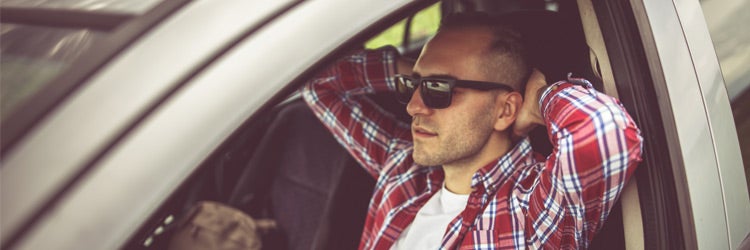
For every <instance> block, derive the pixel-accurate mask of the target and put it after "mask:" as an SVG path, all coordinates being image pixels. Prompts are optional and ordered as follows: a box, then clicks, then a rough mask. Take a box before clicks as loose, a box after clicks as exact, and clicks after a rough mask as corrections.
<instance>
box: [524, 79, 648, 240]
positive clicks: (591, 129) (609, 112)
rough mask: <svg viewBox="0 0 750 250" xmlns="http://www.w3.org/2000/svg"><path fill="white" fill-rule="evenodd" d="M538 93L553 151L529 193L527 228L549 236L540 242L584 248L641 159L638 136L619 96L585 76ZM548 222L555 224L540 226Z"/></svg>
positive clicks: (544, 236) (636, 128) (541, 236)
mask: <svg viewBox="0 0 750 250" xmlns="http://www.w3.org/2000/svg"><path fill="white" fill-rule="evenodd" d="M573 83H576V84H573ZM541 96H542V98H541V100H540V102H539V105H540V111H541V116H542V118H543V120H544V124H545V125H546V126H547V132H548V135H549V138H550V140H551V143H552V145H553V151H552V153H551V154H550V156H549V157H548V158H547V160H546V161H545V163H544V164H545V166H544V168H543V170H542V173H541V175H542V178H541V181H540V182H541V183H540V185H539V186H538V187H537V189H536V190H535V192H534V194H532V197H531V199H532V200H531V201H530V203H531V204H530V211H529V212H530V213H531V215H532V219H530V221H529V223H533V224H532V225H534V226H533V227H530V228H532V229H530V230H535V232H533V233H532V234H534V235H535V237H537V238H536V239H548V240H550V241H547V242H545V244H548V243H551V244H552V245H557V246H560V244H562V245H567V244H572V245H575V246H576V247H577V248H583V247H586V246H587V245H588V243H589V242H590V241H591V240H592V239H593V237H594V234H595V233H596V232H597V231H598V230H599V228H600V227H601V226H602V225H603V223H604V221H605V220H606V218H607V216H608V214H609V211H610V210H611V209H612V206H613V205H614V203H615V201H616V199H617V198H618V197H619V195H620V193H621V192H622V190H623V188H624V186H625V183H626V182H627V180H628V179H629V178H630V176H632V174H633V172H634V170H635V168H636V165H637V164H638V163H639V162H640V161H641V147H642V141H643V139H642V137H641V136H640V131H639V129H638V127H637V126H636V124H635V122H634V121H633V119H632V118H631V117H630V116H629V115H628V113H627V111H626V110H625V108H624V107H623V106H622V105H621V104H620V103H619V101H617V100H616V99H615V98H613V97H610V96H607V95H605V94H603V93H600V92H598V91H596V90H595V89H594V88H593V86H592V85H591V84H590V83H589V82H588V81H586V80H583V79H570V78H569V79H568V81H562V82H557V83H555V84H553V85H552V86H550V87H549V88H547V89H546V91H545V92H544V93H542V95H541ZM547 227H556V229H557V230H554V233H552V232H549V233H547V232H544V231H542V230H540V228H547ZM553 235H554V236H553ZM558 240H559V241H560V242H555V241H558ZM541 242H544V241H541ZM541 242H540V241H537V242H535V243H537V244H538V243H541Z"/></svg>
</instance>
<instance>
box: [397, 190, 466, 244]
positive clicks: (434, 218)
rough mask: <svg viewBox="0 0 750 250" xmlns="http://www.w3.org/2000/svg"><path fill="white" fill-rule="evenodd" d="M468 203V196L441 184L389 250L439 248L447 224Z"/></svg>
mask: <svg viewBox="0 0 750 250" xmlns="http://www.w3.org/2000/svg"><path fill="white" fill-rule="evenodd" d="M468 201H469V195H468V194H466V195H461V194H454V193H452V192H451V191H448V189H446V188H445V184H443V188H441V189H440V190H438V191H437V193H435V194H434V195H432V197H431V198H430V200H429V201H427V203H425V204H424V206H423V207H422V208H421V209H419V212H417V216H416V217H415V218H414V221H412V222H411V225H409V226H407V227H406V229H404V231H403V232H401V235H400V236H399V237H398V239H397V240H396V242H395V243H394V244H393V246H392V247H391V250H398V249H438V248H440V243H441V242H442V241H443V235H444V234H445V229H446V228H448V223H450V222H451V221H452V220H453V219H454V218H456V216H458V214H459V213H461V211H463V210H464V209H465V208H466V202H468Z"/></svg>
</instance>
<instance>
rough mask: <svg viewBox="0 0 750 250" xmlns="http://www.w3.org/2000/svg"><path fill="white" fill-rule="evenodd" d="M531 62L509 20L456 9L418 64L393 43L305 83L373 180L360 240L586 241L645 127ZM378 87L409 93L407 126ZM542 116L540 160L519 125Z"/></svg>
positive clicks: (634, 159)
mask: <svg viewBox="0 0 750 250" xmlns="http://www.w3.org/2000/svg"><path fill="white" fill-rule="evenodd" d="M527 61H528V60H527V58H526V52H525V51H524V48H523V44H522V42H521V37H520V35H519V33H518V32H517V31H515V30H513V29H512V28H510V27H508V26H503V25H497V24H496V21H493V20H492V19H489V18H483V17H478V16H461V17H455V18H449V19H448V20H447V21H446V22H445V23H444V24H443V25H442V26H441V29H440V30H439V31H438V33H437V35H436V36H435V37H434V38H433V39H432V40H431V41H429V42H428V43H427V45H425V47H424V49H423V50H422V53H421V55H420V57H419V59H418V60H417V62H416V64H414V65H413V68H412V67H410V66H411V65H410V64H409V63H408V62H406V61H405V60H400V59H399V58H398V53H397V52H396V51H395V50H393V49H392V48H384V49H379V50H375V51H363V52H358V53H355V54H353V55H351V56H349V57H347V58H344V59H342V60H340V61H338V62H337V63H336V64H335V65H333V66H332V67H330V68H328V69H327V70H326V71H324V72H322V73H321V74H320V75H318V76H317V77H316V78H315V79H313V80H311V81H310V82H309V83H308V84H307V86H306V88H305V90H304V91H303V96H304V98H305V100H306V101H307V102H308V104H309V106H310V107H311V108H312V110H313V112H314V113H315V114H316V116H317V117H318V118H320V119H321V121H322V122H323V123H324V124H325V126H326V127H327V128H328V129H329V130H330V131H331V132H332V133H333V134H334V136H335V137H336V138H337V140H338V141H339V142H340V143H341V144H343V145H344V147H345V148H346V149H347V150H348V151H349V152H350V153H351V154H352V155H353V156H354V158H355V159H356V160H357V161H358V162H359V163H360V164H361V165H362V166H363V167H364V168H365V169H366V170H367V171H368V172H369V173H370V174H371V175H372V176H373V177H374V178H376V179H377V183H376V187H375V191H374V194H373V196H372V199H371V202H370V208H369V212H368V214H367V220H366V222H365V229H364V232H363V235H362V239H361V242H360V248H362V249H438V248H440V249H454V248H460V249H479V248H481V249H493V248H555V249H557V248H585V247H587V245H588V243H589V242H590V241H591V239H592V238H593V235H594V234H595V233H596V232H597V231H598V229H599V228H600V227H601V225H602V223H603V222H604V220H605V219H606V217H607V214H608V212H609V211H610V209H611V207H612V205H613V203H614V201H615V200H616V199H617V197H618V195H619V193H620V192H621V190H622V188H623V186H624V185H625V183H626V181H627V180H628V178H629V177H630V176H631V175H632V173H633V171H634V170H635V166H636V165H637V163H638V162H639V161H640V154H641V141H642V139H641V137H640V135H639V133H640V132H639V130H638V128H637V127H636V125H635V123H634V122H633V121H632V119H631V118H630V117H629V115H628V114H627V113H626V111H625V110H624V108H623V107H622V106H621V105H620V104H619V102H618V101H616V100H615V99H614V98H612V97H609V96H606V95H604V94H602V93H599V92H597V91H596V90H594V89H593V87H592V86H591V84H590V83H588V82H587V81H585V80H582V79H572V78H569V79H568V80H567V81H560V82H557V83H555V84H552V85H550V86H547V84H546V82H545V78H544V76H543V75H542V74H541V73H540V72H539V71H538V70H535V69H532V68H531V67H530V66H529V65H528V62H527ZM529 72H531V73H529ZM383 91H394V92H397V93H399V94H401V97H402V99H403V100H404V101H406V102H408V104H407V106H406V110H407V112H408V113H409V115H411V116H412V118H413V119H412V123H411V126H410V125H409V124H403V123H400V122H398V121H397V120H396V119H395V118H394V116H393V115H390V114H388V113H386V112H384V111H383V110H382V109H380V108H378V107H377V106H376V105H374V104H373V103H372V102H371V101H369V100H368V99H366V98H363V96H362V95H363V94H368V93H375V92H383ZM522 93H523V94H522ZM538 125H542V126H546V127H547V131H548V134H549V137H550V141H551V143H552V146H553V152H552V154H550V156H548V157H547V158H546V159H544V158H543V157H541V156H540V155H538V154H534V153H533V151H532V149H531V145H530V143H529V140H528V138H526V134H527V133H528V132H529V131H530V130H532V129H533V128H534V127H535V126H538Z"/></svg>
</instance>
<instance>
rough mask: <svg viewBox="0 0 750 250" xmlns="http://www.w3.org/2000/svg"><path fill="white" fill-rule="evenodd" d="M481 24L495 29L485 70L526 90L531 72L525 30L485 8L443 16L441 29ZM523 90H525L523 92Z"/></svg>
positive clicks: (478, 25) (485, 59)
mask: <svg viewBox="0 0 750 250" xmlns="http://www.w3.org/2000/svg"><path fill="white" fill-rule="evenodd" d="M466 27H480V28H486V29H488V30H489V31H490V32H491V33H492V40H491V41H489V46H487V48H486V50H487V52H488V53H485V54H484V58H483V60H484V62H485V65H486V67H484V69H483V70H484V72H485V73H486V74H487V76H488V77H490V78H491V79H495V80H496V81H500V82H503V83H506V84H510V85H511V86H513V87H514V88H515V89H516V90H518V91H523V89H524V88H525V85H526V81H527V80H528V77H529V75H530V73H531V66H530V65H529V62H528V56H527V52H526V48H525V46H524V43H523V39H522V37H521V32H519V31H518V30H516V29H515V28H514V27H513V26H511V25H510V24H507V23H506V22H505V21H504V20H503V19H501V18H497V17H490V16H489V15H487V14H485V13H481V12H468V13H459V14H453V15H450V16H448V17H446V18H444V19H443V21H442V22H441V24H440V29H439V30H438V33H439V32H440V31H443V30H445V29H452V28H466ZM522 93H523V92H522Z"/></svg>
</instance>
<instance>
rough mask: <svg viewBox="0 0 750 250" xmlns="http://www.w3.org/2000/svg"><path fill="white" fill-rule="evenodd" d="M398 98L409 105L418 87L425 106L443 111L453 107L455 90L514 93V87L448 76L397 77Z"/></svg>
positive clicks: (395, 77)
mask: <svg viewBox="0 0 750 250" xmlns="http://www.w3.org/2000/svg"><path fill="white" fill-rule="evenodd" d="M394 79H395V80H396V97H397V99H398V101H399V102H401V103H403V104H407V103H409V100H411V97H412V95H414V91H415V90H416V89H417V87H421V88H420V89H419V94H420V95H421V96H422V101H423V102H424V104H425V105H426V106H427V107H429V108H432V109H443V108H447V107H448V106H450V105H451V99H452V97H453V88H456V87H459V88H470V89H477V90H491V89H504V90H507V91H511V92H512V91H514V89H513V87H511V86H509V85H507V84H504V83H494V82H482V81H469V80H458V79H455V78H452V77H447V76H431V77H419V76H406V75H395V76H394Z"/></svg>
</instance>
